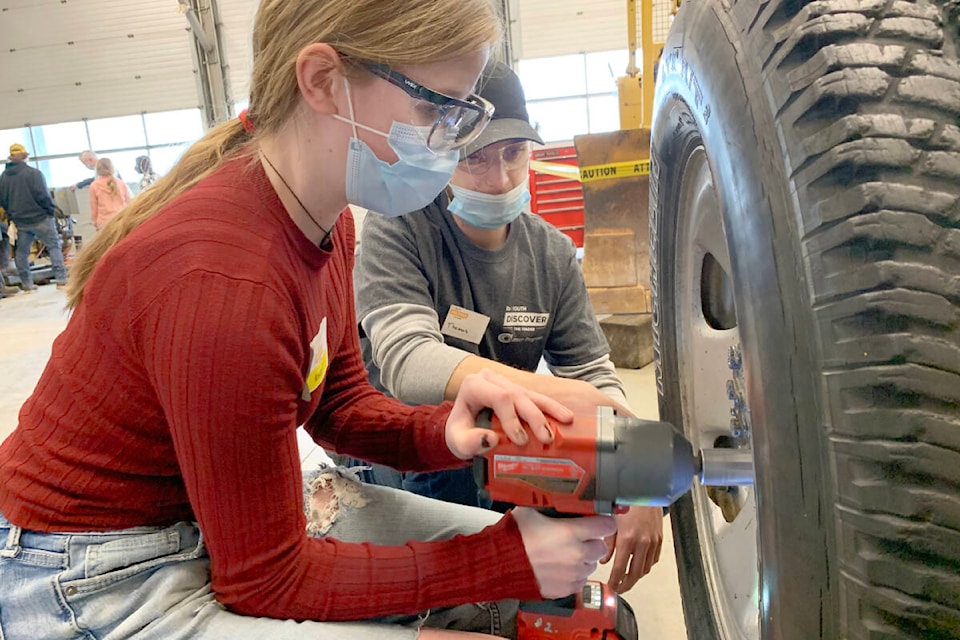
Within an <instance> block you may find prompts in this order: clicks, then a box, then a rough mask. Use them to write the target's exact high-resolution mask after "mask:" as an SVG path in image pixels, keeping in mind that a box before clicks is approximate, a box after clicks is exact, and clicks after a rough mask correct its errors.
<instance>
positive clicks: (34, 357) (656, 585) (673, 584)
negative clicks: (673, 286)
mask: <svg viewBox="0 0 960 640" xmlns="http://www.w3.org/2000/svg"><path fill="white" fill-rule="evenodd" d="M65 301H66V298H65V296H64V293H63V292H62V291H58V290H57V289H56V288H55V287H54V286H53V285H47V286H42V287H40V288H39V290H38V291H37V292H36V293H34V294H29V295H28V294H23V293H21V294H19V295H17V296H14V297H12V298H6V299H3V300H0V345H2V347H0V348H2V351H0V372H2V375H3V379H4V390H3V393H2V394H0V439H3V438H6V436H7V435H8V434H9V433H10V432H11V431H13V429H14V428H15V426H16V423H17V414H18V412H19V410H20V405H21V404H22V403H23V401H24V400H25V399H26V398H27V397H28V396H29V395H30V393H31V392H32V391H33V387H34V385H35V384H36V382H37V380H38V379H39V377H40V373H41V372H42V370H43V367H44V365H45V364H46V361H47V359H48V358H49V357H50V346H51V344H52V342H53V339H54V338H55V337H56V336H57V334H59V333H60V331H61V330H63V327H64V326H66V322H67V315H66V313H65V311H64V303H65ZM620 375H621V377H622V378H623V380H624V382H625V384H626V386H627V399H628V401H629V402H630V404H631V406H632V407H633V408H634V410H635V411H636V412H637V414H638V415H639V416H640V417H642V418H656V417H657V398H656V388H655V386H654V377H653V375H654V372H653V367H652V366H648V367H646V368H644V369H639V370H629V369H623V370H620ZM302 449H303V455H302V459H303V460H304V462H309V461H311V460H313V459H315V457H316V454H317V452H316V451H314V450H313V448H312V447H311V446H309V443H307V445H306V446H303V447H302ZM605 576H606V568H604V567H601V568H600V570H599V571H598V572H597V574H596V578H597V579H603V578H604V577H605ZM626 597H627V600H628V601H629V602H630V604H631V606H632V607H633V609H634V611H635V612H636V614H637V617H638V620H639V625H640V638H656V639H657V640H685V639H686V637H687V636H686V631H685V627H684V622H683V613H682V610H681V607H680V593H679V588H678V585H677V567H676V563H675V561H674V555H673V539H672V537H671V535H670V523H669V520H665V521H664V545H663V553H662V555H661V558H660V562H659V563H658V564H657V565H656V566H655V567H654V568H653V571H652V572H651V573H650V574H649V575H648V576H647V577H645V578H644V579H643V580H641V581H640V582H639V583H638V584H637V586H635V587H634V588H633V589H632V590H631V591H630V592H629V593H628V594H627V596H626Z"/></svg>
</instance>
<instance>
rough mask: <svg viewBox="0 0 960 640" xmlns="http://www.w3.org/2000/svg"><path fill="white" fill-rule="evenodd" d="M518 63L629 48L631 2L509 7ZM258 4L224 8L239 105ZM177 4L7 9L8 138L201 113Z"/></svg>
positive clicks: (4, 113) (0, 58)
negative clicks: (159, 114) (48, 127)
mask: <svg viewBox="0 0 960 640" xmlns="http://www.w3.org/2000/svg"><path fill="white" fill-rule="evenodd" d="M506 2H507V4H509V5H510V15H511V18H512V19H513V23H512V25H511V26H512V28H513V29H514V30H515V33H514V37H513V38H512V42H513V52H512V53H513V57H514V59H530V58H542V57H548V56H556V55H563V54H569V53H580V52H593V51H608V50H611V49H621V48H624V46H625V45H624V44H623V43H625V42H626V26H625V22H626V3H625V1H624V0H506ZM257 4H258V0H220V3H219V11H220V19H221V33H222V40H221V42H222V44H223V46H224V49H225V51H224V62H225V64H226V67H227V75H228V81H229V85H230V87H229V89H230V94H231V97H232V99H233V100H235V101H239V100H245V99H246V97H247V93H248V83H249V77H250V66H251V61H252V52H251V45H250V31H251V25H252V23H253V17H254V14H255V11H256V6H257ZM199 102H200V100H199V98H198V96H197V84H196V80H195V71H194V60H193V53H192V41H191V35H190V33H189V32H188V31H187V22H186V19H185V18H184V16H183V15H181V14H180V13H179V11H178V3H177V0H122V1H118V0H4V2H3V4H2V5H0V130H2V129H14V128H17V127H22V126H24V125H27V124H32V125H41V124H49V123H56V122H68V121H76V120H81V119H94V118H104V117H112V116H118V115H127V114H137V113H143V112H154V111H167V110H174V109H186V108H195V107H197V106H199Z"/></svg>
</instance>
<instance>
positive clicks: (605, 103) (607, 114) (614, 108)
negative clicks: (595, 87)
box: [587, 93, 620, 133]
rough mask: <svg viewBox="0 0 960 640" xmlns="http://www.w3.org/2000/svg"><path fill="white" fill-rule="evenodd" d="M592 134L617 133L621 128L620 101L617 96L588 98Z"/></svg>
mask: <svg viewBox="0 0 960 640" xmlns="http://www.w3.org/2000/svg"><path fill="white" fill-rule="evenodd" d="M587 112H588V114H589V117H590V127H589V129H590V133H603V132H604V131H616V130H618V129H619V128H620V99H619V98H618V97H617V94H616V93H614V94H613V95H609V96H591V97H589V98H587Z"/></svg>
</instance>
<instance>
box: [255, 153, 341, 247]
mask: <svg viewBox="0 0 960 640" xmlns="http://www.w3.org/2000/svg"><path fill="white" fill-rule="evenodd" d="M259 151H260V157H261V158H263V159H264V160H266V161H267V165H269V167H270V168H271V169H273V172H274V173H275V174H277V177H278V178H280V182H282V183H283V186H285V187H286V188H287V191H289V192H290V195H292V196H293V199H294V200H296V201H297V204H299V205H300V208H301V209H303V212H304V213H305V214H307V217H308V218H310V222H312V223H313V224H315V225H317V228H318V229H320V231H323V237H322V238H320V244H319V245H318V246H319V247H320V248H321V249H329V248H330V246H331V242H330V233H331V232H332V231H333V227H330V229H329V230H327V229H324V228H323V227H322V226H321V225H320V223H319V222H317V220H316V219H315V218H314V217H313V216H312V215H310V211H309V210H308V209H307V207H306V205H304V204H303V200H301V199H300V197H299V196H298V195H297V194H296V192H295V191H294V190H293V189H292V188H291V187H290V185H289V184H287V181H286V180H284V179H283V174H281V173H280V172H279V171H277V168H276V167H275V166H273V163H272V162H270V158H268V157H267V154H265V153H264V152H263V149H260V150H259Z"/></svg>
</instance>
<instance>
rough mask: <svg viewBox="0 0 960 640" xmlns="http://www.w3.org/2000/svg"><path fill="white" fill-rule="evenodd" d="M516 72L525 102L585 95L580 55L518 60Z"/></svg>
mask: <svg viewBox="0 0 960 640" xmlns="http://www.w3.org/2000/svg"><path fill="white" fill-rule="evenodd" d="M516 72H517V76H518V77H519V78H520V83H521V84H522V85H523V93H524V95H525V96H526V98H527V100H528V101H530V100H543V99H550V98H559V97H561V96H582V95H584V94H585V93H587V84H586V77H585V73H584V58H583V54H582V53H577V54H574V55H567V56H556V57H553V58H536V59H533V60H521V61H520V62H519V63H518V64H517V69H516Z"/></svg>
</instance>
